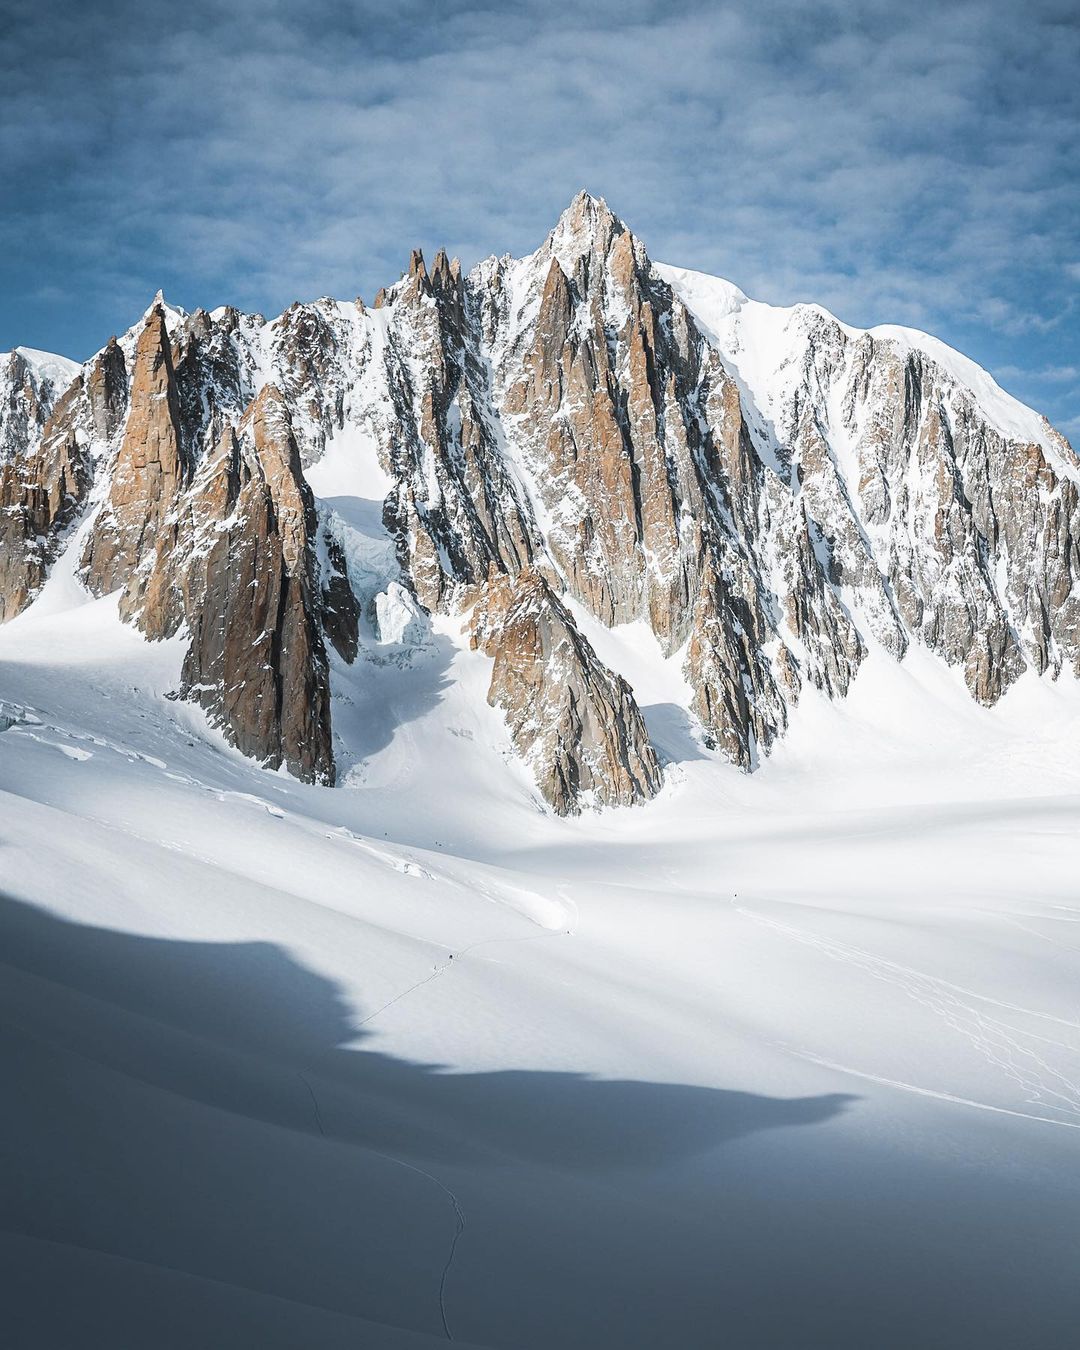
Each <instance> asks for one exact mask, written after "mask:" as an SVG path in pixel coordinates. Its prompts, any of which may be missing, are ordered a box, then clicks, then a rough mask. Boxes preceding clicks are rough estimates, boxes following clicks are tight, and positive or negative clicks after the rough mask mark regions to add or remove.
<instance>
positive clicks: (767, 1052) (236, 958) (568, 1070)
mask: <svg viewBox="0 0 1080 1350" xmlns="http://www.w3.org/2000/svg"><path fill="white" fill-rule="evenodd" d="M357 486H362V484H359V485H357ZM336 495H347V494H340V493H338V494H336ZM79 598H80V597H79V595H78V593H77V592H76V591H73V590H65V583H64V580H63V578H62V577H61V576H59V575H56V576H54V578H53V579H52V580H51V581H50V583H49V587H48V588H47V591H46V594H45V595H44V596H43V597H42V599H41V601H39V602H38V604H37V605H35V606H34V607H32V608H31V609H30V610H29V611H27V613H26V614H25V615H24V616H22V617H21V618H19V619H17V620H15V621H14V622H13V623H11V624H8V625H6V626H5V628H4V629H3V630H2V632H0V698H3V700H4V702H5V716H4V718H3V722H6V723H8V726H7V730H5V731H4V732H3V733H0V790H2V791H3V794H4V795H3V801H4V816H3V819H4V828H3V832H2V834H3V843H2V853H0V864H2V875H3V888H4V892H5V896H6V903H5V906H4V909H3V923H4V938H3V950H4V960H5V963H6V964H5V972H6V974H5V979H4V981H3V983H2V991H0V995H2V998H3V1002H4V1018H3V1025H4V1028H5V1031H4V1037H3V1046H4V1049H3V1055H4V1081H5V1083H6V1084H7V1085H8V1091H9V1097H8V1102H9V1109H7V1110H6V1111H5V1113H4V1125H3V1130H4V1134H5V1137H6V1148H7V1150H8V1156H9V1157H10V1158H13V1159H14V1160H15V1162H16V1165H15V1166H14V1167H11V1168H8V1169H6V1171H5V1181H4V1198H3V1214H4V1222H3V1229H4V1237H3V1242H4V1245H5V1256H6V1259H7V1261H8V1262H9V1266H8V1268H9V1270H11V1271H12V1272H13V1273H14V1277H15V1279H16V1280H17V1288H18V1290H19V1291H20V1292H19V1294H18V1297H17V1298H16V1300H15V1317H16V1322H15V1340H14V1341H13V1342H9V1343H13V1344H17V1345H20V1346H35V1347H41V1346H67V1345H70V1344H72V1343H74V1342H76V1341H77V1343H78V1344H80V1345H88V1346H90V1345H93V1346H97V1345H100V1346H106V1345H108V1346H110V1347H115V1346H127V1345H131V1346H134V1345H145V1344H153V1345H155V1346H173V1345H175V1346H187V1345H190V1344H192V1343H193V1342H197V1341H201V1342H203V1343H229V1344H259V1345H264V1346H290V1347H291V1346H296V1347H299V1346H309V1345H312V1344H319V1345H327V1346H329V1345H338V1344H340V1345H343V1346H344V1345H350V1346H356V1345H369V1346H373V1347H382V1346H392V1347H397V1346H402V1347H406V1346H408V1347H413V1346H417V1347H418V1346H422V1345H431V1344H434V1343H436V1342H439V1341H443V1340H445V1339H447V1336H448V1335H450V1336H452V1337H453V1339H454V1340H455V1342H457V1343H460V1344H466V1345H470V1344H471V1345H478V1346H498V1347H555V1346H558V1347H568V1346H569V1347H592V1346H596V1345H598V1344H612V1345H614V1344H618V1345H620V1346H633V1347H656V1346H661V1345H674V1344H678V1345H686V1346H706V1345H712V1344H716V1343H717V1342H718V1341H723V1342H725V1343H732V1344H737V1345H739V1346H740V1347H769V1348H770V1350H773V1348H774V1347H777V1346H781V1345H784V1346H787V1345H796V1344H797V1345H831V1346H844V1347H846V1346H852V1347H855V1346H864V1345H866V1344H868V1343H872V1344H874V1345H875V1346H896V1347H900V1346H905V1347H906V1346H910V1345H911V1344H912V1343H914V1342H918V1343H919V1344H925V1345H932V1346H940V1347H946V1346H948V1347H954V1346H960V1345H964V1346H966V1345H972V1346H974V1345H978V1346H980V1347H997V1346H1000V1347H1003V1348H1004V1347H1013V1346H1016V1345H1019V1344H1023V1345H1025V1346H1047V1347H1049V1346H1052V1345H1060V1344H1063V1343H1066V1342H1067V1340H1068V1337H1069V1335H1071V1326H1072V1324H1073V1319H1074V1316H1075V1312H1076V1301H1075V1299H1076V1293H1075V1279H1074V1271H1073V1263H1072V1259H1071V1256H1070V1252H1071V1251H1073V1250H1074V1249H1075V1244H1076V1241H1077V1238H1078V1237H1080V1232H1078V1220H1077V1215H1078V1213H1080V1205H1078V1201H1080V1194H1078V1193H1077V1191H1078V1187H1077V1183H1076V1181H1075V1178H1076V1175H1077V1172H1076V1167H1075V1156H1076V1148H1077V1140H1078V1138H1080V1136H1078V1133H1077V1127H1078V1126H1080V1016H1078V1009H1077V1006H1076V988H1077V976H1078V973H1080V971H1078V965H1080V955H1078V948H1077V943H1076V942H1075V941H1074V939H1073V938H1072V936H1071V934H1072V931H1073V929H1074V928H1075V925H1076V922H1077V920H1078V917H1080V911H1078V910H1077V906H1076V898H1075V887H1074V884H1073V881H1072V878H1074V877H1075V876H1076V874H1077V864H1078V862H1080V856H1078V854H1080V849H1078V847H1077V830H1076V826H1077V822H1078V813H1080V795H1078V794H1077V783H1076V774H1075V755H1074V749H1075V746H1076V744H1077V737H1078V734H1080V702H1078V700H1077V699H1076V697H1075V689H1074V688H1073V687H1072V686H1071V685H1060V686H1051V685H1047V684H1045V683H1041V682H1039V681H1037V680H1034V679H1030V680H1027V681H1025V682H1022V684H1021V686H1020V687H1019V688H1018V689H1017V690H1016V691H1015V696H1014V697H1013V698H1010V699H1009V700H1005V701H1004V702H1003V703H1002V704H1000V705H999V706H998V707H997V708H995V709H992V710H987V709H982V708H979V707H978V706H976V705H974V704H972V703H971V702H970V700H969V699H968V698H967V696H966V694H965V693H964V691H963V688H962V686H961V685H960V684H959V682H958V681H957V680H955V679H953V678H952V677H951V676H950V674H949V673H948V672H943V671H942V670H941V668H940V667H937V666H935V665H934V664H933V663H932V662H931V661H930V659H929V658H926V657H924V658H923V660H922V662H921V663H920V662H919V661H918V660H916V661H914V662H912V661H910V660H909V661H908V662H907V663H905V665H903V666H896V665H895V664H894V663H892V662H891V661H889V660H887V659H885V658H884V657H882V658H880V659H874V660H872V661H871V662H870V663H869V665H868V667H867V670H866V671H865V673H864V676H863V678H862V679H861V680H860V683H859V686H858V687H857V690H856V692H855V693H854V694H853V697H852V699H851V700H849V701H848V703H846V704H845V705H840V706H838V705H835V704H831V703H829V702H828V701H827V700H825V699H824V698H815V699H814V700H812V704H811V706H810V708H809V709H808V712H807V716H806V717H805V718H803V719H802V720H801V721H800V723H799V724H798V726H797V727H796V728H795V731H794V734H793V735H792V737H791V738H790V740H789V741H788V742H787V743H785V745H784V746H783V747H782V748H781V749H780V751H778V754H777V758H776V760H775V762H774V764H773V766H772V771H771V772H770V773H769V775H757V776H754V777H752V778H747V777H745V776H744V775H741V774H739V773H737V772H736V771H734V770H733V769H731V768H730V767H728V766H725V765H723V764H721V763H719V762H718V761H717V760H716V759H715V757H714V756H711V755H710V754H709V753H708V752H706V751H703V750H702V749H701V747H700V746H699V745H697V744H696V742H695V740H694V738H693V735H692V733H691V732H690V731H689V730H688V729H687V727H686V726H685V724H683V723H680V721H679V718H678V716H677V713H676V712H675V711H673V707H674V700H675V699H676V697H677V694H678V679H679V678H680V677H679V675H678V667H677V664H676V665H675V666H674V667H673V666H672V663H670V662H668V663H665V662H663V661H662V660H660V659H659V658H658V657H657V655H656V647H655V643H652V642H646V641H642V640H641V637H640V635H638V636H636V637H635V635H634V633H633V631H632V630H615V631H613V632H610V631H607V630H602V629H600V627H599V625H596V626H595V628H594V630H592V631H591V636H593V637H594V638H595V640H596V641H597V644H598V648H600V649H601V655H605V656H607V657H609V658H610V659H612V660H614V659H615V658H616V656H618V658H619V660H620V661H621V663H622V664H623V666H624V668H626V669H628V670H629V671H630V672H631V676H632V678H633V681H634V683H635V687H636V688H637V690H638V693H639V697H640V701H641V703H642V707H643V709H644V710H645V714H646V717H647V718H648V719H649V720H650V724H651V725H653V726H654V727H655V728H656V735H657V740H658V743H659V744H660V745H661V746H662V748H663V750H664V752H665V754H666V756H667V757H668V759H669V775H668V786H667V787H666V788H665V791H664V794H663V795H662V797H661V798H660V799H659V800H658V801H657V802H656V803H654V804H653V805H652V806H651V807H649V808H647V809H636V810H631V811H622V812H613V813H610V812H609V813H607V814H605V815H602V816H596V815H590V816H586V817H583V818H581V819H578V820H570V821H564V820H559V819H557V818H554V817H552V816H550V815H546V814H542V813H540V812H539V811H538V810H537V809H536V805H535V800H534V792H533V789H532V788H531V784H530V783H529V782H528V781H526V778H525V776H524V775H523V774H522V773H521V771H520V769H518V768H516V767H514V766H511V767H510V768H509V770H508V769H507V767H506V766H505V764H504V756H505V755H506V754H507V746H506V744H505V733H504V731H503V729H502V727H501V723H500V721H499V719H498V718H497V717H496V716H495V714H494V713H493V711H492V710H491V709H488V708H486V706H485V705H484V703H483V699H482V697H477V694H479V693H482V686H483V680H484V671H483V669H482V667H483V665H484V663H483V660H482V658H481V657H479V656H478V655H477V654H476V653H471V652H469V651H468V650H467V648H466V647H465V646H464V644H463V643H462V641H461V640H460V638H458V637H457V635H456V633H455V631H454V625H453V624H452V623H450V622H448V621H440V622H439V624H437V625H436V628H437V630H438V631H436V632H435V633H434V634H433V635H432V637H431V640H430V646H429V647H428V648H427V649H426V650H425V651H422V652H415V653H413V654H412V655H411V656H409V657H408V658H404V657H401V655H400V653H399V654H398V655H399V660H398V661H397V662H396V663H395V662H388V663H387V664H386V665H385V666H383V667H381V668H380V669H381V671H382V674H381V675H380V676H379V678H378V679H377V680H375V681H374V682H371V681H367V682H365V688H366V689H367V695H366V697H367V698H368V699H369V702H368V703H366V704H363V703H361V702H359V701H358V702H357V703H356V705H355V712H356V716H355V718H354V719H347V720H346V721H345V722H343V723H342V724H341V727H340V734H341V735H342V737H343V738H344V739H346V740H348V741H350V742H351V744H352V746H353V751H354V752H355V759H356V761H357V762H358V763H359V762H360V760H361V759H362V762H363V769H362V771H360V770H358V771H357V772H356V773H355V774H354V775H350V778H349V780H348V782H347V785H346V786H345V787H344V788H343V789H337V790H329V789H322V788H317V787H307V786H304V785H302V784H299V783H297V782H296V781H294V780H292V779H290V778H288V777H286V776H284V775H280V774H270V773H266V772H263V771H260V770H258V769H257V768H255V767H253V766H252V765H251V764H250V763H249V762H247V761H245V760H242V759H241V758H240V757H239V756H238V755H237V754H236V753H235V752H234V751H232V750H230V749H228V748H227V747H225V746H224V745H223V744H222V743H221V742H220V740H219V739H218V738H217V737H216V736H215V735H213V734H212V733H208V732H207V731H206V729H205V727H204V726H202V725H200V724H199V722H198V720H197V714H196V713H195V712H193V711H192V710H191V709H189V708H187V707H186V706H184V705H182V704H177V703H174V702H170V701H169V700H167V699H166V698H165V697H164V695H165V693H167V691H168V690H169V689H170V688H171V687H172V685H173V682H174V681H175V679H176V674H177V665H178V662H179V659H180V649H179V647H177V645H176V644H160V645H157V646H152V647H151V646H147V645H145V644H144V643H142V641H141V640H140V639H139V638H138V637H137V635H136V634H135V633H134V632H133V631H132V630H131V629H129V628H126V627H124V626H122V625H121V624H120V623H119V622H118V621H117V619H116V615H115V602H114V601H113V600H110V599H105V600H98V601H93V602H90V603H78V604H77V606H76V607H75V608H70V607H69V606H70V605H72V603H74V602H77V601H78V600H79ZM583 621H584V622H587V620H585V619H583ZM604 642H606V643H607V644H608V650H606V651H605V650H603V648H602V647H601V644H602V643H604ZM616 649H617V650H616ZM372 684H374V688H372ZM478 685H479V686H480V688H479V689H477V688H476V687H475V686H478ZM339 692H340V693H341V694H342V695H343V696H345V697H348V696H349V694H348V692H347V691H346V689H345V687H344V685H342V686H340V689H339ZM355 693H356V691H353V694H354V695H355ZM916 725H919V726H920V727H921V729H922V731H923V732H924V733H925V732H927V731H929V733H930V734H929V735H926V734H923V735H921V736H920V737H919V739H918V741H917V742H916V741H914V739H913V737H912V730H913V728H914V727H915V726H916ZM1033 729H1034V731H1033ZM928 747H929V748H928ZM361 751H362V752H363V754H362V756H361V754H360V752H361ZM882 751H885V752H887V753H886V754H884V755H883V754H882ZM883 763H884V764H885V765H886V767H885V768H884V769H883V768H882V764H883ZM513 782H516V783H517V785H518V786H517V788H516V789H513V788H510V787H509V784H511V783H513ZM451 958H453V959H451ZM9 1317H10V1311H9Z"/></svg>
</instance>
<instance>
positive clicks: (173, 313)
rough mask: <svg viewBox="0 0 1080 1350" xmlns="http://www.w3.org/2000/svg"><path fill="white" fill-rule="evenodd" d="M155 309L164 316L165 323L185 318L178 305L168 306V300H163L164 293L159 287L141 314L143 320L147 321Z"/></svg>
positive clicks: (184, 312) (183, 311) (184, 313)
mask: <svg viewBox="0 0 1080 1350" xmlns="http://www.w3.org/2000/svg"><path fill="white" fill-rule="evenodd" d="M155 309H160V310H161V312H162V313H163V314H164V315H165V319H166V321H168V320H169V319H186V318H187V312H186V311H185V310H183V309H181V308H180V306H179V305H171V304H169V302H168V300H166V299H165V292H164V291H163V290H162V289H161V287H160V286H159V287H158V289H157V291H156V292H155V293H154V298H153V300H151V301H150V303H149V305H147V307H146V309H145V311H144V312H143V318H144V319H148V318H149V317H150V315H151V314H153V312H154V310H155Z"/></svg>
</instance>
